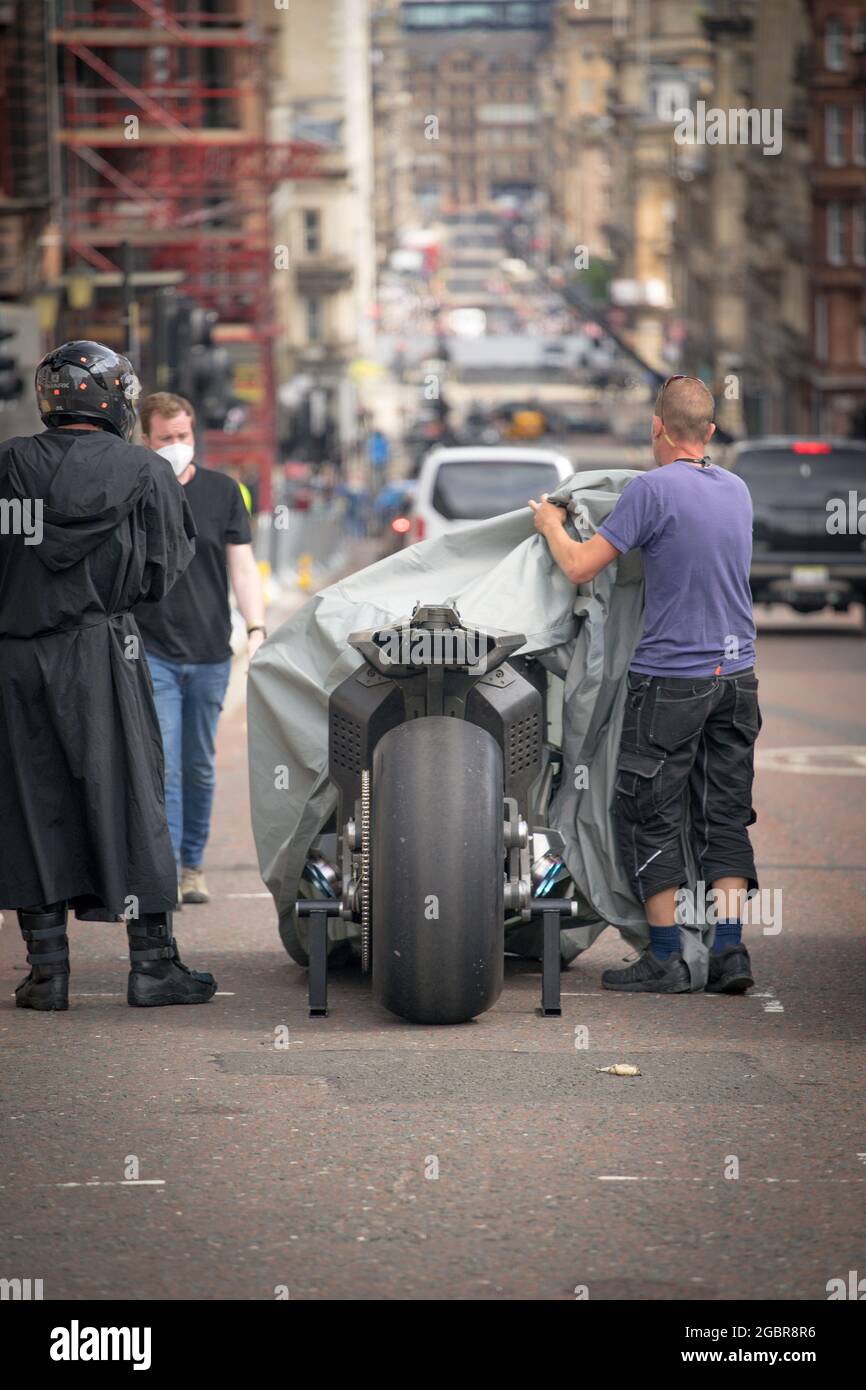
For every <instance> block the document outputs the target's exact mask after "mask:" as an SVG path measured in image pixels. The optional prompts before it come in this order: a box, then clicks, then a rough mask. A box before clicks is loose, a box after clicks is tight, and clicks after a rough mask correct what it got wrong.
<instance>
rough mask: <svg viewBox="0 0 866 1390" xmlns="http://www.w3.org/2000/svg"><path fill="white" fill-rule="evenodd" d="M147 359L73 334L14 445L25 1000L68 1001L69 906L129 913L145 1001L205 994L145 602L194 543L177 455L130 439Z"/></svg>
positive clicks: (19, 904) (7, 549) (4, 627)
mask: <svg viewBox="0 0 866 1390" xmlns="http://www.w3.org/2000/svg"><path fill="white" fill-rule="evenodd" d="M140 391H141V387H140V385H139V382H138V378H137V377H136V374H135V372H134V370H133V368H132V365H131V363H130V362H129V360H128V359H127V358H125V357H121V356H119V355H118V354H117V353H115V352H113V351H112V350H111V349H110V348H106V347H104V346H103V345H102V344H100V343H94V342H87V341H83V342H72V343H65V344H64V345H63V346H62V347H59V348H57V349H55V350H54V351H53V352H51V353H49V354H48V355H47V356H46V357H45V358H43V360H42V362H41V363H40V364H39V367H38V369H37V372H36V394H37V399H38V405H39V411H40V414H41V415H42V418H43V421H44V422H45V425H46V429H45V430H44V432H43V433H42V434H38V435H34V436H32V437H27V438H17V439H8V440H6V441H5V442H4V443H2V444H0V906H3V907H7V908H17V909H18V919H19V922H20V925H21V931H22V934H23V936H24V939H25V941H26V943H27V960H28V963H29V965H30V974H29V975H28V977H27V979H26V980H24V981H23V982H22V983H21V984H20V985H19V986H18V988H17V989H16V991H15V1002H16V1004H17V1005H18V1006H19V1007H20V1008H28V1009H40V1010H56V1009H66V1008H68V1007H69V1005H68V988H69V943H68V939H67V935H66V923H67V914H68V911H69V909H70V908H72V910H73V911H74V912H75V915H76V916H77V917H79V918H88V919H91V920H97V921H116V920H117V919H118V918H119V917H123V918H125V919H126V926H127V933H128V936H129V947H130V962H131V969H130V976H129V987H128V992H127V999H128V1002H129V1003H130V1004H133V1005H138V1006H151V1005H162V1004H199V1003H205V1002H206V1001H207V1000H208V999H210V998H212V996H213V994H214V993H215V991H216V983H215V981H214V979H213V976H212V975H209V974H205V973H200V972H197V971H192V970H189V969H187V967H186V966H185V965H184V964H183V962H182V961H181V960H180V957H179V955H178V952H177V946H176V944H175V941H174V938H173V936H172V917H171V909H172V908H173V906H174V904H175V900H176V895H177V878H176V873H175V863H174V852H173V850H172V847H171V841H170V838H169V833H168V825H167V822H166V816H165V797H164V787H163V757H162V744H161V741H160V733H159V724H158V722H157V718H156V711H155V708H154V703H153V693H152V685H151V679H150V674H149V671H148V666H147V661H146V660H145V657H144V651H143V649H142V646H141V638H140V635H139V632H138V628H137V626H136V623H135V619H134V618H133V616H132V613H131V609H132V608H133V607H134V606H135V605H136V604H137V603H143V602H152V603H156V602H158V601H159V600H160V599H161V598H162V597H163V596H164V595H165V594H166V593H167V592H168V591H169V589H170V588H171V586H172V584H173V583H174V581H175V580H176V579H177V577H178V576H179V575H180V574H182V573H183V571H184V569H185V568H186V566H187V565H188V564H189V562H190V560H191V558H192V556H193V554H194V552H195V546H194V541H195V525H194V522H193V520H192V516H191V513H190V511H189V507H188V505H187V502H186V499H185V497H184V491H183V488H182V487H181V486H180V485H179V483H178V482H177V480H176V478H175V476H174V473H173V471H172V468H171V465H170V464H169V463H168V462H166V461H165V460H164V459H161V458H159V457H158V455H157V454H155V453H153V452H152V451H151V450H150V449H147V448H145V447H143V446H140V445H134V444H131V443H129V440H130V437H131V435H132V432H133V429H134V428H135V420H136V415H135V402H136V400H137V399H138V396H139V394H140Z"/></svg>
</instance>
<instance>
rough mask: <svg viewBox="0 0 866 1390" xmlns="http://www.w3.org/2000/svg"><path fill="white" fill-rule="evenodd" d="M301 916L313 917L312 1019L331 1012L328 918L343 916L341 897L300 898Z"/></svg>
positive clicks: (311, 953) (311, 946)
mask: <svg viewBox="0 0 866 1390" xmlns="http://www.w3.org/2000/svg"><path fill="white" fill-rule="evenodd" d="M295 907H296V910H297V913H298V916H299V917H309V919H310V970H309V999H310V1018H326V1017H327V1014H328V918H329V917H339V916H340V915H341V913H342V904H341V902H340V900H339V898H299V899H298V901H297V903H296V904H295Z"/></svg>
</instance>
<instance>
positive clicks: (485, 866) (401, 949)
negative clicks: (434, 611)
mask: <svg viewBox="0 0 866 1390" xmlns="http://www.w3.org/2000/svg"><path fill="white" fill-rule="evenodd" d="M371 781H372V816H371V820H372V840H371V848H370V859H371V873H370V890H371V926H372V955H373V989H374V993H375V995H376V997H377V998H378V999H379V1001H380V1002H381V1003H382V1004H384V1006H385V1008H386V1009H389V1010H390V1011H391V1012H392V1013H394V1014H397V1015H398V1016H399V1017H400V1018H405V1019H408V1020H410V1021H411V1022H413V1023H465V1022H467V1021H468V1020H469V1019H472V1018H476V1017H477V1016H478V1015H479V1014H482V1013H484V1012H485V1010H487V1009H489V1008H491V1007H492V1005H493V1004H495V1003H496V1000H497V999H498V997H499V995H500V993H501V990H502V979H503V968H504V920H505V919H504V908H503V885H504V855H505V849H504V835H503V816H504V811H503V788H504V773H503V765H502V751H501V749H500V747H499V744H498V743H497V742H496V740H495V739H494V738H493V737H492V735H491V734H489V733H488V732H487V731H486V730H485V729H481V728H479V727H478V726H477V725H475V724H468V723H466V721H465V720H463V719H457V718H451V717H443V716H438V715H434V716H430V717H427V718H421V719H413V720H410V721H408V722H407V723H405V724H400V725H398V726H397V727H396V728H394V729H391V730H389V732H388V733H387V734H385V735H384V737H383V738H382V739H381V740H380V741H379V743H378V744H377V746H376V750H375V753H374V755H373V768H372V779H371Z"/></svg>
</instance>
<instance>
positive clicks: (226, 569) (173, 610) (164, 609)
mask: <svg viewBox="0 0 866 1390" xmlns="http://www.w3.org/2000/svg"><path fill="white" fill-rule="evenodd" d="M141 429H142V434H143V436H144V440H145V442H146V443H147V444H148V445H150V447H151V448H152V449H154V450H155V451H156V452H157V453H159V454H161V455H162V456H163V458H165V459H167V460H168V462H169V463H170V464H171V466H172V468H173V469H174V472H175V475H176V477H177V480H178V482H179V483H180V484H181V487H182V489H183V492H184V495H185V496H186V500H187V502H188V505H189V507H190V510H191V512H192V516H193V519H194V521H195V526H196V532H197V539H196V554H195V559H194V560H193V561H192V563H191V564H190V565H189V566H188V567H187V569H186V571H185V572H184V574H183V575H182V576H181V578H180V579H179V580H178V582H177V584H176V585H175V586H174V588H173V589H172V591H171V593H170V594H168V595H167V597H166V599H165V601H164V602H163V603H160V604H157V605H155V606H154V605H150V606H148V607H147V608H141V609H136V614H135V616H136V619H137V621H138V624H139V626H140V628H141V634H142V638H143V640H144V649H145V652H146V654H147V661H148V664H149V666H150V671H151V675H152V677H153V690H154V699H155V701H156V711H157V715H158V717H159V726H160V730H161V732H162V744H163V749H164V753H165V801H166V811H167V814H168V825H169V830H170V832H171V841H172V845H173V847H174V853H175V858H176V861H177V880H178V887H177V894H178V898H179V899H180V900H181V901H182V902H184V903H206V902H208V901H209V897H210V895H209V893H208V888H207V883H206V881H205V877H204V871H203V867H202V866H203V861H204V852H205V847H206V845H207V841H208V836H209V834H210V822H211V812H212V809H213V799H214V792H215V788H216V767H215V762H216V730H217V724H218V722H219V717H220V713H221V711H222V707H223V700H224V698H225V693H226V688H227V686H228V682H229V676H230V674H231V664H232V649H231V609H230V607H229V580H231V584H232V588H233V590H234V594H235V599H236V601H237V605H238V608H239V609H240V611H241V615H242V617H243V618H244V621H245V622H246V626H247V641H248V647H247V653H248V657H249V659H250V660H252V657H253V656H254V655H255V653H256V651H257V650H258V648H259V646H260V644H261V643H262V641H263V640H264V638H265V636H266V633H265V618H264V611H265V610H264V596H263V593H262V581H261V575H260V574H259V569H258V565H257V564H256V560H255V556H254V555H253V547H252V533H251V530H250V517H249V512H248V509H247V507H246V505H245V501H244V497H243V495H242V493H241V489H240V488H239V486H238V484H237V482H236V481H235V480H234V479H233V478H231V477H229V476H228V475H227V474H225V473H219V472H217V471H216V470H215V469H211V468H203V467H201V465H200V464H197V463H196V462H195V432H194V431H195V411H194V409H193V407H192V405H191V404H190V402H189V401H188V400H185V399H184V397H183V396H175V395H172V394H170V393H169V392H166V391H157V392H156V393H154V394H153V395H151V396H146V397H145V398H144V400H143V401H142V403H141Z"/></svg>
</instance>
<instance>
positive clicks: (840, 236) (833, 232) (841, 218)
mask: <svg viewBox="0 0 866 1390" xmlns="http://www.w3.org/2000/svg"><path fill="white" fill-rule="evenodd" d="M844 236H845V209H844V207H843V206H842V204H841V203H828V204H827V260H828V261H829V262H830V264H831V265H844V264H845V244H844Z"/></svg>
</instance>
